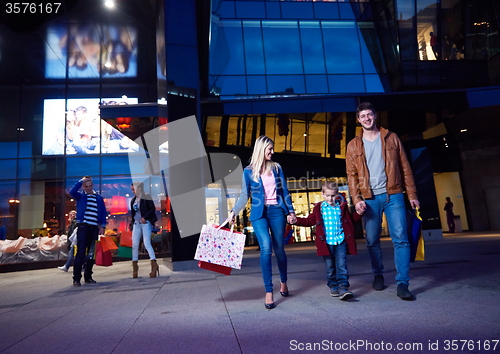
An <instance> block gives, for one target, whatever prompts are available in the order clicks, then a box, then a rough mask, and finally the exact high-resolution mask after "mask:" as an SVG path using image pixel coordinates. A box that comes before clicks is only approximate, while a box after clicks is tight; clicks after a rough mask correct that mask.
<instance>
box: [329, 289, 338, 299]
mask: <svg viewBox="0 0 500 354" xmlns="http://www.w3.org/2000/svg"><path fill="white" fill-rule="evenodd" d="M330 295H332V296H333V297H339V296H340V292H339V289H335V288H330Z"/></svg>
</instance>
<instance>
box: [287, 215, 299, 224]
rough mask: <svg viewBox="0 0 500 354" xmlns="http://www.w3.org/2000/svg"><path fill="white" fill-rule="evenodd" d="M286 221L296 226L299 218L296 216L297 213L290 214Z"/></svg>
mask: <svg viewBox="0 0 500 354" xmlns="http://www.w3.org/2000/svg"><path fill="white" fill-rule="evenodd" d="M286 221H287V223H289V224H295V223H296V222H297V217H296V216H295V213H290V214H288V215H287V216H286Z"/></svg>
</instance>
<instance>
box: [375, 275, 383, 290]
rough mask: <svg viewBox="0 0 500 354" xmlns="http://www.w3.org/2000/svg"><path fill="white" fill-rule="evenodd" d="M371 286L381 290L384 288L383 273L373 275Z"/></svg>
mask: <svg viewBox="0 0 500 354" xmlns="http://www.w3.org/2000/svg"><path fill="white" fill-rule="evenodd" d="M372 287H373V289H374V290H377V291H381V290H384V289H385V284H384V276H383V275H375V278H374V279H373V283H372Z"/></svg>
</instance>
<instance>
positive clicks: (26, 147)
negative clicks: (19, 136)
mask: <svg viewBox="0 0 500 354" xmlns="http://www.w3.org/2000/svg"><path fill="white" fill-rule="evenodd" d="M32 156H33V149H32V144H31V141H21V142H20V143H19V157H32Z"/></svg>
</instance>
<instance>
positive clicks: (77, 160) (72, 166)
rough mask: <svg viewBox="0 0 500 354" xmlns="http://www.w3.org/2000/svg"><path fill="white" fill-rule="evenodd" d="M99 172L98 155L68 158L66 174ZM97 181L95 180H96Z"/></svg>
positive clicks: (93, 173)
mask: <svg viewBox="0 0 500 354" xmlns="http://www.w3.org/2000/svg"><path fill="white" fill-rule="evenodd" d="M98 174H99V157H98V156H79V157H68V158H66V176H80V177H82V176H85V175H89V176H95V175H98ZM94 183H95V182H94Z"/></svg>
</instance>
